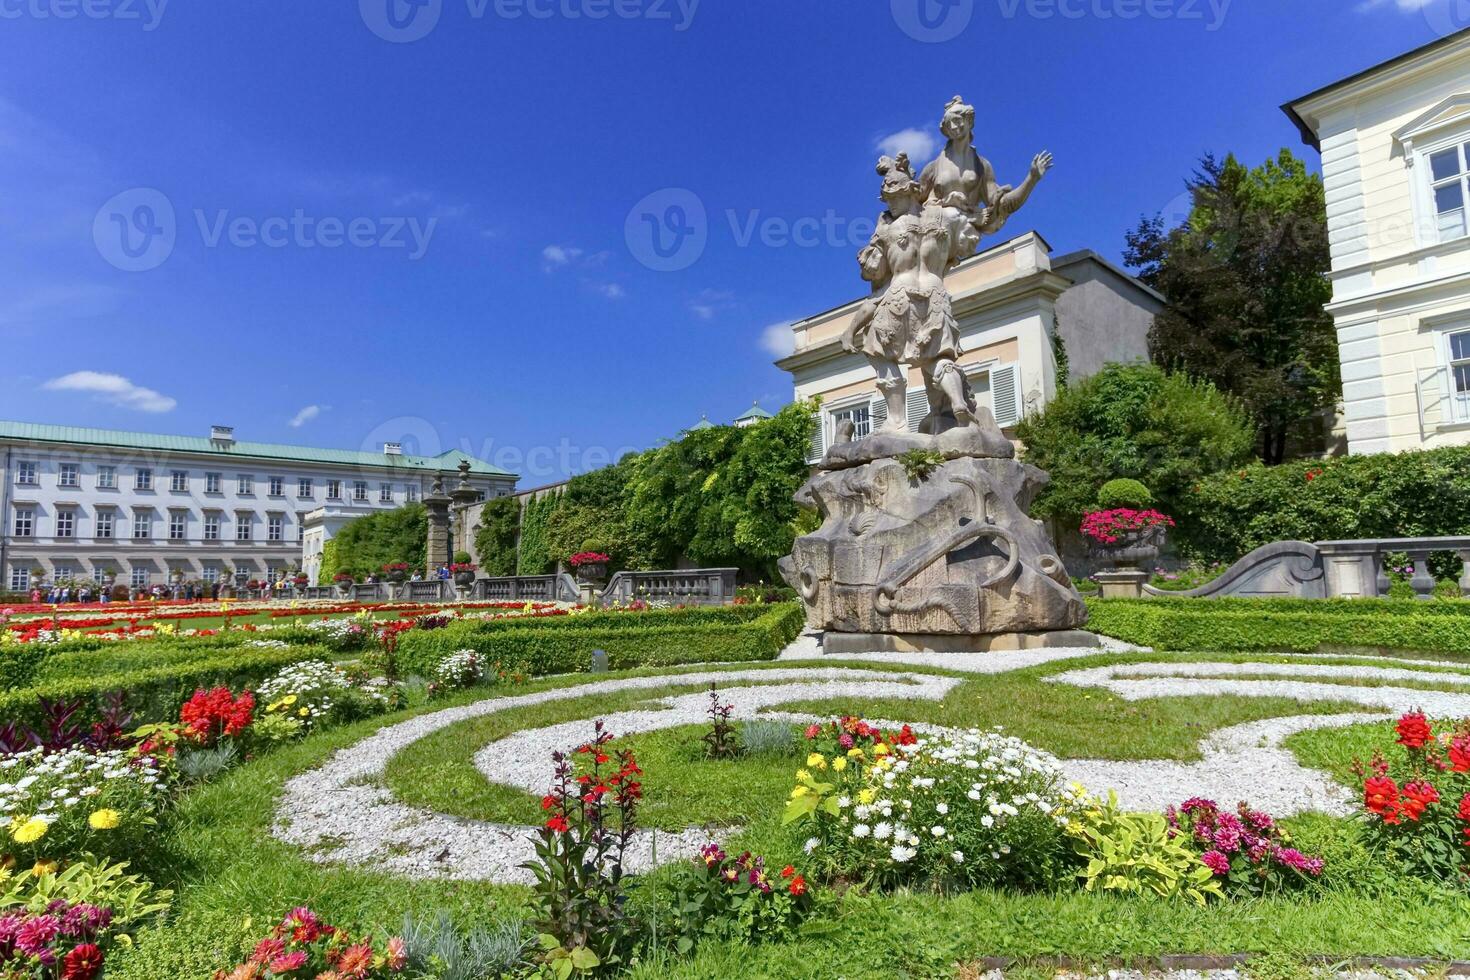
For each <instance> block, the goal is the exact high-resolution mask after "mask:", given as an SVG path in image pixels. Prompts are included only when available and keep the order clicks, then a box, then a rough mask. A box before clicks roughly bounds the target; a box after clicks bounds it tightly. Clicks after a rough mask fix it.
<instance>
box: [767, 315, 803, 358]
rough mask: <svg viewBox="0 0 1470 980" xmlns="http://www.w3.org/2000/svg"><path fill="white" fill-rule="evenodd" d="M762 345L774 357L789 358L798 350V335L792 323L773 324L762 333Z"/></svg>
mask: <svg viewBox="0 0 1470 980" xmlns="http://www.w3.org/2000/svg"><path fill="white" fill-rule="evenodd" d="M760 345H761V348H762V349H763V350H765V352H766V353H767V354H770V355H771V356H772V357H789V356H790V355H791V352H792V351H794V350H796V335H795V334H793V333H792V332H791V323H790V322H789V321H788V322H786V323H773V324H771V325H770V326H769V327H766V328H765V329H764V330H762V331H761V337H760Z"/></svg>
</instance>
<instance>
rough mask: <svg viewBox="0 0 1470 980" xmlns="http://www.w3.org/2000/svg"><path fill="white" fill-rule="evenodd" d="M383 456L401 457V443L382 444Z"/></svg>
mask: <svg viewBox="0 0 1470 980" xmlns="http://www.w3.org/2000/svg"><path fill="white" fill-rule="evenodd" d="M383 455H384V456H402V455H403V443H401V442H385V443H383Z"/></svg>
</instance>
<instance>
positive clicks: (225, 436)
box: [209, 425, 235, 446]
mask: <svg viewBox="0 0 1470 980" xmlns="http://www.w3.org/2000/svg"><path fill="white" fill-rule="evenodd" d="M209 441H210V442H214V443H218V444H220V445H221V446H233V445H234V444H235V427H234V426H232V425H211V426H210V427H209Z"/></svg>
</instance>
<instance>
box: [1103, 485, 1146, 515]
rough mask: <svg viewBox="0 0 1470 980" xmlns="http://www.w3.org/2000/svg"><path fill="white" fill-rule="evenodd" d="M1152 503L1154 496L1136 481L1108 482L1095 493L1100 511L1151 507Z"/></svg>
mask: <svg viewBox="0 0 1470 980" xmlns="http://www.w3.org/2000/svg"><path fill="white" fill-rule="evenodd" d="M1153 502H1154V495H1153V494H1151V493H1149V491H1148V487H1146V486H1144V485H1143V484H1142V483H1139V482H1138V481H1137V480H1127V479H1124V480H1109V481H1108V482H1107V483H1104V484H1103V485H1102V489H1100V490H1098V492H1097V506H1098V508H1099V509H1100V510H1112V509H1113V508H1115V507H1151V506H1153Z"/></svg>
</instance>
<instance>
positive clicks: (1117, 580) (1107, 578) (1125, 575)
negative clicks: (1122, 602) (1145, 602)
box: [1092, 568, 1152, 599]
mask: <svg viewBox="0 0 1470 980" xmlns="http://www.w3.org/2000/svg"><path fill="white" fill-rule="evenodd" d="M1151 577H1152V576H1150V575H1149V573H1148V572H1145V571H1143V570H1141V569H1137V568H1112V569H1108V570H1106V571H1101V572H1093V573H1092V580H1093V581H1094V582H1096V583H1097V587H1098V589H1099V590H1100V594H1101V597H1102V598H1104V599H1142V598H1143V587H1144V585H1145V584H1146V583H1147V582H1148V580H1149V579H1150V578H1151Z"/></svg>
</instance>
